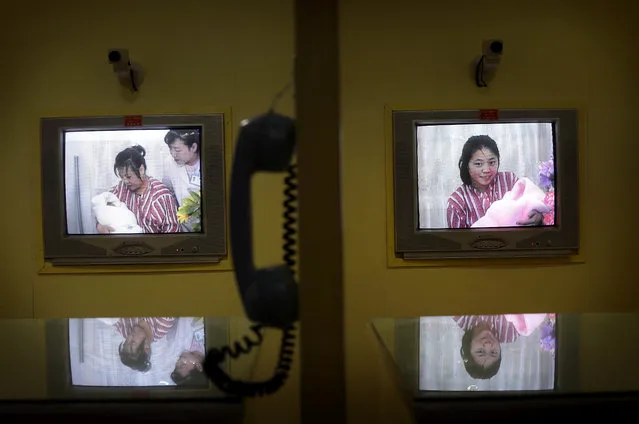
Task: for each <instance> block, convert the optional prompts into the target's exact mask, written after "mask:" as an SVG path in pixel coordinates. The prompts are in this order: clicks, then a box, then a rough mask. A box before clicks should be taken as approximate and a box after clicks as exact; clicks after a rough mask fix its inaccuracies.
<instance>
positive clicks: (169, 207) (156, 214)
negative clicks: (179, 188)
mask: <svg viewBox="0 0 639 424" xmlns="http://www.w3.org/2000/svg"><path fill="white" fill-rule="evenodd" d="M111 192H112V193H113V194H115V195H116V196H117V198H118V199H120V201H121V202H123V203H124V204H125V205H126V206H127V208H129V210H130V211H131V212H133V213H134V214H135V217H136V218H137V220H138V225H139V226H140V227H142V229H143V230H144V232H145V233H154V234H163V233H177V232H180V224H179V223H178V221H177V202H176V201H175V197H174V196H173V194H172V193H171V192H170V191H169V189H168V188H167V187H166V186H165V185H164V184H163V183H162V182H160V181H158V180H156V179H155V178H152V177H149V187H148V188H147V190H146V191H145V192H144V193H143V194H141V195H138V194H135V193H134V192H133V191H131V190H129V189H128V188H126V186H125V185H124V183H123V182H122V181H120V182H119V183H118V185H116V186H115V187H113V189H112V190H111Z"/></svg>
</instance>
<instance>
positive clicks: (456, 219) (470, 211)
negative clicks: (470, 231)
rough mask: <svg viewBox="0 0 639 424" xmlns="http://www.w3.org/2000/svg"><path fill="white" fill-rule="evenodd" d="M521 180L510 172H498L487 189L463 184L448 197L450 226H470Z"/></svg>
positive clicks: (447, 212) (448, 221)
mask: <svg viewBox="0 0 639 424" xmlns="http://www.w3.org/2000/svg"><path fill="white" fill-rule="evenodd" d="M517 180H519V178H517V176H516V175H515V174H514V173H512V172H510V171H507V172H498V173H497V175H495V178H494V179H493V181H492V182H491V183H490V185H489V186H488V188H487V189H486V191H484V192H482V191H479V190H477V189H476V188H474V187H472V186H469V185H466V184H462V185H461V186H459V187H458V188H457V190H455V191H454V192H453V194H451V195H450V197H449V198H448V208H447V211H446V222H447V223H448V228H470V226H471V225H473V224H474V223H475V222H476V221H477V220H478V219H479V218H481V217H483V216H484V215H485V214H486V211H487V210H488V208H489V207H490V205H492V204H493V202H495V201H497V200H501V199H502V198H503V197H504V195H505V194H506V193H507V192H509V191H510V190H512V189H513V186H514V185H515V183H516V182H517Z"/></svg>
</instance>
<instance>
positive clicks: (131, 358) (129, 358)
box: [118, 342, 151, 372]
mask: <svg viewBox="0 0 639 424" xmlns="http://www.w3.org/2000/svg"><path fill="white" fill-rule="evenodd" d="M122 346H124V342H123V343H120V346H119V347H118V353H119V354H120V361H122V363H123V364H124V365H126V366H127V367H129V368H131V369H132V370H135V371H140V372H145V371H148V370H150V369H151V361H149V355H148V353H146V351H145V350H144V343H140V346H139V347H138V348H137V350H136V351H135V352H133V353H131V354H128V353H126V352H124V350H122Z"/></svg>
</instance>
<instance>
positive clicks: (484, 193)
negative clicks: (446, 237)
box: [446, 135, 543, 228]
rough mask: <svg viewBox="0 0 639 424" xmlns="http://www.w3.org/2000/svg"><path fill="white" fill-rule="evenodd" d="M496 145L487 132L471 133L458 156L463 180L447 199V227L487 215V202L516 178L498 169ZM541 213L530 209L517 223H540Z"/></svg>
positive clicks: (468, 223) (467, 225) (510, 186)
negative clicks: (482, 133) (526, 216)
mask: <svg viewBox="0 0 639 424" xmlns="http://www.w3.org/2000/svg"><path fill="white" fill-rule="evenodd" d="M499 159H500V157H499V148H498V147H497V143H496V142H495V140H493V139H492V138H490V137H489V136H487V135H474V136H472V137H470V138H469V139H468V140H467V141H466V143H465V144H464V147H463V149H462V153H461V157H460V158H459V176H460V177H461V180H462V182H463V184H462V185H461V186H459V187H458V188H457V189H456V190H455V191H454V192H453V194H451V195H450V197H449V199H448V206H447V211H446V221H447V223H448V227H449V228H470V227H471V226H472V225H473V224H474V223H475V222H477V221H478V220H479V219H480V218H481V217H483V216H484V215H486V211H487V210H488V208H490V206H491V205H492V204H493V203H494V202H496V201H498V200H501V199H502V198H503V197H504V195H506V193H507V192H509V191H511V190H512V189H513V187H514V186H515V183H516V182H517V181H518V180H519V178H517V176H516V175H515V174H514V173H513V172H510V171H506V172H500V171H499ZM542 219H543V215H542V213H540V212H537V211H535V210H533V211H531V213H530V215H529V216H528V219H527V220H525V221H521V222H518V223H517V224H518V225H539V224H540V223H541V222H542Z"/></svg>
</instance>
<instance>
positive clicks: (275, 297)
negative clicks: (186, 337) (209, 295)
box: [203, 112, 299, 396]
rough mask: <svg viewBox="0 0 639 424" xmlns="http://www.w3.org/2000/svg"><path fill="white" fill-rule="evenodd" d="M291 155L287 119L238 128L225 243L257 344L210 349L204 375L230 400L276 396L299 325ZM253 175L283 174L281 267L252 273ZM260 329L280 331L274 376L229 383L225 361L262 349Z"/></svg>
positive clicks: (270, 117) (261, 119)
mask: <svg viewBox="0 0 639 424" xmlns="http://www.w3.org/2000/svg"><path fill="white" fill-rule="evenodd" d="M294 150H295V123H294V121H293V119H291V118H289V117H286V116H283V115H279V114H277V113H274V112H269V113H267V114H264V115H260V116H258V117H256V118H254V119H251V120H249V121H245V122H243V124H242V127H241V128H240V132H239V135H238V138H237V143H236V146H235V157H234V160H233V169H232V171H231V195H230V208H229V212H230V213H229V217H230V239H231V254H232V258H233V271H234V273H235V279H236V281H237V285H238V290H239V292H240V296H241V298H242V304H243V305H244V310H245V311H246V315H247V316H248V318H249V319H250V320H251V321H253V322H255V323H256V325H254V326H253V327H252V328H251V330H252V331H253V333H255V335H256V337H257V340H251V339H250V338H249V337H244V338H243V340H242V341H237V342H235V343H234V344H233V346H232V347H229V346H225V347H223V348H221V349H211V350H210V351H209V352H208V354H207V355H206V359H205V361H204V364H203V368H204V371H205V372H206V374H207V375H208V376H209V378H210V379H211V380H212V381H213V382H214V383H215V384H216V385H217V386H218V388H220V389H221V390H223V391H225V392H227V393H229V394H232V395H236V396H262V395H265V394H270V393H273V392H275V391H277V390H278V389H279V388H280V387H281V386H282V385H283V384H284V382H285V381H286V378H287V377H288V371H289V370H290V366H291V362H292V356H293V347H294V343H293V339H294V338H295V336H294V335H293V334H292V331H293V330H294V328H295V327H294V323H295V322H296V321H297V320H298V319H299V307H298V288H297V282H296V281H295V270H294V266H295V254H296V250H295V244H296V238H295V234H296V228H295V224H296V211H297V208H296V205H295V202H296V200H297V198H296V190H297V183H296V173H295V166H294V165H291V164H290V162H291V159H292V158H293V152H294ZM256 172H287V177H286V178H285V180H284V182H285V184H286V189H285V190H284V194H285V198H286V199H285V201H284V235H283V239H284V245H283V251H284V252H283V262H284V263H283V264H281V265H277V266H274V267H269V268H259V269H256V268H255V264H254V262H253V229H252V215H251V180H252V177H253V174H255V173H256ZM262 327H274V328H279V329H281V330H282V332H283V335H282V343H281V346H280V355H279V360H278V364H277V366H276V370H275V374H274V375H273V377H271V378H270V379H269V380H267V381H263V382H243V381H236V380H233V379H232V378H231V377H230V376H229V375H228V374H227V373H226V372H225V371H224V370H223V369H222V367H221V364H222V363H223V362H224V360H225V359H227V358H228V357H230V358H237V357H239V356H240V355H242V354H246V353H249V352H250V351H251V349H252V348H253V347H255V346H258V345H260V344H261V343H262V339H263V335H262Z"/></svg>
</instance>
